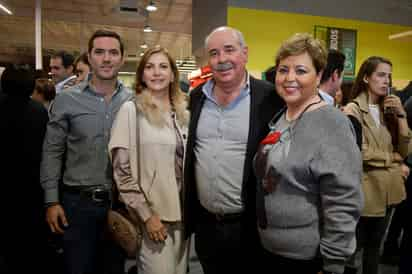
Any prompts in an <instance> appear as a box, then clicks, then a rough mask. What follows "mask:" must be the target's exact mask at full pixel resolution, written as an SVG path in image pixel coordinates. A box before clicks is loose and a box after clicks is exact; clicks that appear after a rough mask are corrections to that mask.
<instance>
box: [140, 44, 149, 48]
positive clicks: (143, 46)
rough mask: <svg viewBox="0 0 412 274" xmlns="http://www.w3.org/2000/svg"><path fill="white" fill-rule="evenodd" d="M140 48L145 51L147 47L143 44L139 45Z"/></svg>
mask: <svg viewBox="0 0 412 274" xmlns="http://www.w3.org/2000/svg"><path fill="white" fill-rule="evenodd" d="M140 47H141V48H142V49H147V47H148V46H147V44H146V43H144V42H143V44H141V45H140Z"/></svg>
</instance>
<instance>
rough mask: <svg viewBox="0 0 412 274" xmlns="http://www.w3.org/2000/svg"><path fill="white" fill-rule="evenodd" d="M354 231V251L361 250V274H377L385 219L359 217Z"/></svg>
mask: <svg viewBox="0 0 412 274" xmlns="http://www.w3.org/2000/svg"><path fill="white" fill-rule="evenodd" d="M356 229H357V231H356V240H357V248H356V251H357V252H360V251H361V250H363V255H362V273H363V274H378V269H379V259H380V256H379V249H380V245H381V242H382V240H383V236H384V234H385V217H361V218H360V219H359V223H358V226H357V228H356Z"/></svg>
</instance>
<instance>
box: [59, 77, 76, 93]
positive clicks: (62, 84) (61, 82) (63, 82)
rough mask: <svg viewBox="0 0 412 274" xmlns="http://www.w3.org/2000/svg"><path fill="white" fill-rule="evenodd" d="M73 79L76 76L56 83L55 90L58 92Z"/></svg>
mask: <svg viewBox="0 0 412 274" xmlns="http://www.w3.org/2000/svg"><path fill="white" fill-rule="evenodd" d="M74 78H76V75H72V76H69V77H67V78H66V79H64V80H63V81H60V82H58V83H57V84H56V90H59V91H60V90H61V89H62V88H63V86H64V84H66V83H67V82H69V81H70V80H72V79H74Z"/></svg>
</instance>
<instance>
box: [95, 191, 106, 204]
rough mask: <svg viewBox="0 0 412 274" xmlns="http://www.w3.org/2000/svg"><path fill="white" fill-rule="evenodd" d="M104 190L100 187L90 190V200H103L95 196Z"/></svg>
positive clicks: (97, 201) (98, 201)
mask: <svg viewBox="0 0 412 274" xmlns="http://www.w3.org/2000/svg"><path fill="white" fill-rule="evenodd" d="M104 192H106V190H104V189H102V188H96V189H93V191H92V200H93V201H95V202H96V203H102V202H104V201H105V200H106V199H103V198H99V197H97V196H98V194H100V193H104Z"/></svg>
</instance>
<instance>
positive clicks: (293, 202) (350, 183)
mask: <svg viewBox="0 0 412 274" xmlns="http://www.w3.org/2000/svg"><path fill="white" fill-rule="evenodd" d="M325 65H326V49H325V48H324V47H323V46H322V45H321V43H320V41H319V40H316V39H314V38H313V37H312V36H310V35H309V34H296V35H294V36H292V37H291V38H289V39H288V40H286V41H285V42H283V44H282V45H281V47H280V49H279V51H278V54H277V57H276V68H277V71H276V80H275V83H276V90H277V92H278V93H279V95H280V96H281V97H282V98H283V99H284V100H285V102H286V105H287V107H286V109H285V110H284V111H281V112H280V113H278V114H277V115H275V117H274V118H273V120H272V121H271V123H270V124H269V127H270V129H271V131H270V133H269V134H268V136H267V137H266V138H265V139H264V140H262V141H261V143H260V146H259V149H258V152H257V154H256V156H255V160H254V168H255V174H256V177H257V179H258V193H257V202H258V223H259V234H260V238H261V242H262V245H263V247H264V250H265V255H264V262H263V264H264V265H265V266H266V267H265V269H267V273H277V272H278V273H290V274H301V273H305V274H316V273H318V272H319V271H321V270H322V272H323V273H343V271H344V266H345V261H346V259H347V258H348V257H349V256H350V255H352V253H353V252H354V251H355V245H356V243H355V228H356V223H357V220H358V218H359V215H360V211H361V207H362V195H361V190H360V180H361V172H362V165H361V155H360V152H359V149H358V147H357V145H356V141H355V132H354V130H353V128H352V126H351V123H350V121H349V120H348V118H347V117H346V116H345V115H344V114H343V113H342V112H341V111H339V110H338V109H337V108H335V107H333V106H331V105H328V104H327V103H325V102H324V101H323V100H322V99H321V98H320V96H319V92H318V89H317V87H318V85H319V82H320V79H321V75H322V70H323V69H324V67H325Z"/></svg>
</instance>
